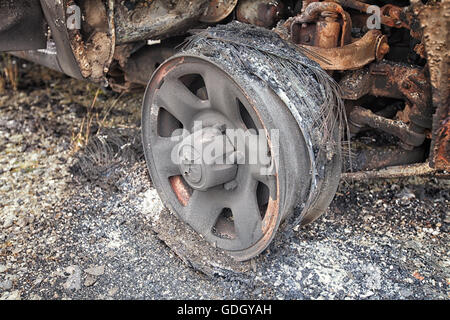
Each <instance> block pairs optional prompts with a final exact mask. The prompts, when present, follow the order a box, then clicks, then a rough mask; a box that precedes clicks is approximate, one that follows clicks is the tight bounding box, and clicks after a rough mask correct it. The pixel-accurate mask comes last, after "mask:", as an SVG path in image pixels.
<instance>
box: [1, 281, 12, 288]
mask: <svg viewBox="0 0 450 320" xmlns="http://www.w3.org/2000/svg"><path fill="white" fill-rule="evenodd" d="M12 285H13V284H12V281H11V280H5V281H3V282H0V289H3V290H10V289H11V288H12Z"/></svg>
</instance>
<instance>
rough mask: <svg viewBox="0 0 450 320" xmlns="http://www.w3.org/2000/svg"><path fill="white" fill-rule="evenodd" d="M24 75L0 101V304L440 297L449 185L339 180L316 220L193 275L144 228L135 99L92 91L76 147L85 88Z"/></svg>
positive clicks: (148, 205)
mask: <svg viewBox="0 0 450 320" xmlns="http://www.w3.org/2000/svg"><path fill="white" fill-rule="evenodd" d="M25 71H27V74H30V75H29V76H24V78H23V79H22V80H21V81H22V84H21V86H20V87H19V92H17V93H15V92H12V91H10V90H6V92H4V93H3V95H2V96H1V97H0V299H173V298H178V299H203V298H209V299H224V298H226V299H241V298H242V299H271V298H275V299H448V298H449V291H448V285H449V283H450V275H449V266H450V260H449V249H450V246H449V241H448V240H449V239H448V226H449V222H450V209H449V200H450V199H449V189H450V184H449V181H448V180H443V179H435V178H409V179H396V180H383V181H374V182H369V181H365V182H349V181H342V182H341V186H340V187H339V190H338V193H337V195H336V197H335V199H334V201H333V203H332V205H331V206H330V208H329V210H328V212H327V213H326V214H325V215H324V216H323V217H322V218H320V219H319V220H318V221H316V222H315V223H313V224H312V225H310V226H306V227H301V228H295V229H294V230H290V229H289V228H286V227H285V228H283V229H282V230H281V231H280V232H279V235H278V236H277V237H276V239H275V240H274V242H273V243H272V244H271V246H270V247H269V249H268V250H267V251H265V252H264V253H263V254H262V255H260V256H259V257H257V258H256V259H254V261H252V270H250V271H248V272H246V273H243V274H242V273H233V272H229V273H227V274H222V275H215V276H210V275H206V274H205V273H203V272H201V270H196V269H194V268H193V267H191V266H189V265H188V264H186V263H185V262H183V261H182V259H180V257H178V256H177V255H176V254H175V253H174V252H173V251H172V250H171V248H170V247H168V246H167V245H166V244H165V243H164V242H163V241H161V240H160V239H159V237H158V235H157V234H156V233H155V232H154V230H153V229H152V224H151V218H152V216H153V215H154V214H155V213H157V212H159V211H160V210H163V208H162V205H161V203H160V201H159V199H158V196H157V194H156V191H155V190H154V188H153V187H152V184H151V181H150V178H149V176H148V173H147V169H146V166H145V162H144V161H143V158H142V152H141V149H140V147H139V143H140V139H139V135H140V131H139V125H138V123H139V107H140V106H139V104H140V95H139V94H137V95H124V96H120V97H119V96H117V95H114V94H111V93H108V92H106V93H101V94H100V95H98V96H97V98H98V99H97V101H96V105H95V107H94V111H92V112H93V113H94V114H98V115H100V116H99V117H93V119H94V120H93V121H92V123H93V129H92V131H91V132H90V144H89V146H90V148H88V149H83V148H81V149H80V150H77V149H78V148H75V147H74V146H76V144H77V143H78V142H77V134H78V133H79V132H80V127H81V125H82V123H83V119H85V120H84V121H86V118H87V117H89V115H90V114H91V113H90V111H89V110H90V108H91V106H92V101H93V99H94V96H95V94H96V91H97V89H96V87H95V86H92V85H89V84H86V83H82V82H78V81H75V80H71V79H68V78H66V77H63V76H59V75H55V74H48V73H47V71H46V70H45V69H42V68H37V67H31V69H30V67H29V66H28V67H26V68H24V72H25ZM35 74H37V75H38V76H36V75H35ZM36 79H39V80H36ZM111 106H113V108H112V109H113V110H112V111H111V112H108V113H103V112H104V110H109V108H110V107H111ZM104 116H105V117H106V118H107V119H108V120H107V121H104V122H101V121H100V120H101V119H103V118H104ZM96 119H97V120H96ZM98 119H100V120H98ZM97 130H99V131H98V133H97ZM105 146H106V147H105Z"/></svg>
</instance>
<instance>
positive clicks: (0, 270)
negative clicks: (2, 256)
mask: <svg viewBox="0 0 450 320" xmlns="http://www.w3.org/2000/svg"><path fill="white" fill-rule="evenodd" d="M6 270H8V268H7V267H6V266H5V265H3V264H0V273H3V272H5V271H6Z"/></svg>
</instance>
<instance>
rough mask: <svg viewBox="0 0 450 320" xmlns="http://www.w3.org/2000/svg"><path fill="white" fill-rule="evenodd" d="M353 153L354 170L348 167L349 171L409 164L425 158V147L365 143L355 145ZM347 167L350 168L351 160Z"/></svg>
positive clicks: (352, 163) (352, 164)
mask: <svg viewBox="0 0 450 320" xmlns="http://www.w3.org/2000/svg"><path fill="white" fill-rule="evenodd" d="M352 154H355V156H354V157H352V161H351V169H352V170H349V169H347V171H353V172H358V171H366V170H376V169H382V168H386V167H392V166H398V165H409V164H413V163H420V162H423V161H424V160H425V148H423V147H418V148H414V149H412V150H405V149H401V148H399V147H398V146H383V147H367V146H366V145H363V146H353V147H352ZM347 167H348V168H350V162H349V163H348V164H347Z"/></svg>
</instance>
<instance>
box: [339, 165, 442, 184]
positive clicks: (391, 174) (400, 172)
mask: <svg viewBox="0 0 450 320" xmlns="http://www.w3.org/2000/svg"><path fill="white" fill-rule="evenodd" d="M432 174H436V169H434V168H432V167H430V165H429V164H428V163H416V164H410V165H406V166H393V167H388V168H385V169H380V170H373V171H359V172H347V173H343V174H342V179H345V180H368V179H393V178H404V177H418V176H426V175H432ZM446 178H447V179H448V175H447V176H446Z"/></svg>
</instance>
